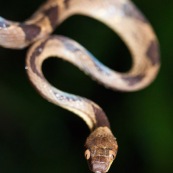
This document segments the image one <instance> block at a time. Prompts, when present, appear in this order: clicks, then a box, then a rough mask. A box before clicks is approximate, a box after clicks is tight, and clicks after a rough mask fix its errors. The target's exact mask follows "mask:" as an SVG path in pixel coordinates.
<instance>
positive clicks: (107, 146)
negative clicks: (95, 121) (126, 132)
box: [85, 127, 118, 173]
mask: <svg viewBox="0 0 173 173" xmlns="http://www.w3.org/2000/svg"><path fill="white" fill-rule="evenodd" d="M85 147H86V150H85V158H86V160H87V162H88V165H89V168H90V170H91V171H92V172H95V173H106V172H107V171H108V170H109V168H110V166H111V164H112V162H113V160H114V159H115V157H116V154H117V150H118V145H117V142H116V139H115V137H114V136H113V134H112V133H111V131H110V129H109V128H107V127H99V128H98V129H96V130H95V131H93V132H92V133H91V134H90V136H89V137H88V138H87V141H86V144H85Z"/></svg>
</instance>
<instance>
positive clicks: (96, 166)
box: [91, 162, 108, 173]
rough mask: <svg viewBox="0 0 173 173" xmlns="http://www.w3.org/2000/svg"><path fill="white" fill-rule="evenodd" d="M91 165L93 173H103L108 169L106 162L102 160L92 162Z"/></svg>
mask: <svg viewBox="0 0 173 173" xmlns="http://www.w3.org/2000/svg"><path fill="white" fill-rule="evenodd" d="M91 165H92V171H93V172H95V173H105V172H107V170H108V164H106V163H104V162H93V163H91Z"/></svg>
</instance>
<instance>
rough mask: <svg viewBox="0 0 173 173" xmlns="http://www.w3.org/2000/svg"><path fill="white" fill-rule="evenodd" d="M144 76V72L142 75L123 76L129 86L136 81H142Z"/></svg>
mask: <svg viewBox="0 0 173 173" xmlns="http://www.w3.org/2000/svg"><path fill="white" fill-rule="evenodd" d="M144 77H145V75H144V74H140V75H137V76H133V77H122V79H123V80H124V81H126V82H127V83H128V85H129V86H133V85H135V84H136V83H138V82H140V81H141V80H142V79H143V78H144Z"/></svg>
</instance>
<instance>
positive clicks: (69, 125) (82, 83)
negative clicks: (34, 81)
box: [0, 0, 173, 173]
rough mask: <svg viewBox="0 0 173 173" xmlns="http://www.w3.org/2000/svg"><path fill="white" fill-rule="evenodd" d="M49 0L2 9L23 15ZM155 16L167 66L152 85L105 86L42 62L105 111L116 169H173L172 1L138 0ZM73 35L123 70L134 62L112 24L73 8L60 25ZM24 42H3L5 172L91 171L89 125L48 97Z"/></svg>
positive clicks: (0, 109) (0, 134) (1, 149)
mask: <svg viewBox="0 0 173 173" xmlns="http://www.w3.org/2000/svg"><path fill="white" fill-rule="evenodd" d="M42 2H43V0H32V1H31V0H25V1H22V0H16V1H11V0H6V1H3V2H1V3H0V4H1V5H0V16H3V17H5V18H8V19H11V20H16V21H23V20H24V19H26V18H28V17H29V16H30V15H31V14H32V13H33V12H34V10H35V9H37V7H38V6H39V5H40V4H41V3H42ZM134 2H135V3H136V5H137V6H138V7H139V8H140V9H141V10H142V11H143V13H145V16H146V17H147V18H148V19H149V21H150V22H151V23H152V25H153V27H154V29H155V31H156V34H157V36H158V39H159V41H160V46H161V55H162V56H161V57H162V67H161V71H160V73H159V75H158V77H157V79H156V80H155V81H154V82H153V83H152V84H151V85H150V86H149V87H147V88H146V89H144V90H141V91H138V92H134V93H120V92H115V91H111V90H108V89H105V88H104V87H103V86H101V85H99V84H97V83H96V82H93V81H92V80H91V79H90V78H89V77H87V76H85V75H84V74H83V73H82V72H80V71H79V70H78V69H76V68H75V67H74V66H72V65H71V64H68V63H66V62H62V61H61V60H58V59H53V58H52V59H49V60H47V61H46V62H45V63H44V66H43V69H44V73H45V75H46V77H47V78H48V80H49V81H50V82H51V83H52V84H54V85H55V86H57V87H58V88H60V89H62V90H65V91H68V92H71V93H75V94H78V95H81V96H84V97H87V98H89V99H91V100H93V101H95V102H96V103H98V104H99V105H100V106H101V107H102V108H103V109H104V110H105V112H106V113H107V115H108V117H109V120H110V122H111V126H112V131H113V133H114V134H115V136H116V137H117V139H118V143H119V152H118V156H117V159H116V161H115V162H114V164H113V165H112V167H111V169H110V171H109V172H110V173H115V172H116V173H118V172H119V173H139V172H140V173H161V172H165V173H172V172H173V157H172V155H173V105H172V97H173V90H172V88H173V82H172V77H173V60H172V58H173V48H172V46H173V45H172V40H173V20H172V19H173V1H167V0H165V1H161V0H157V1H156V0H154V1H150V0H135V1H134ZM55 33H56V34H61V35H65V36H68V37H70V38H73V39H75V40H77V41H78V42H80V43H81V44H82V45H84V46H85V47H86V48H87V49H88V50H90V51H91V52H92V53H93V54H94V55H95V56H96V57H98V59H99V60H100V61H102V62H103V63H105V64H106V65H108V66H109V67H111V68H113V69H116V70H118V71H126V70H128V69H129V68H130V64H131V59H130V54H129V52H128V50H127V48H126V46H125V45H124V44H123V42H122V41H121V40H120V39H119V37H118V36H117V35H116V34H114V33H113V32H112V31H111V30H110V29H108V28H107V27H105V26H104V25H103V24H101V23H99V22H97V21H95V20H93V19H89V18H87V17H80V16H75V17H71V18H70V19H68V20H67V21H65V22H64V23H63V24H62V25H61V26H60V27H59V28H58V29H56V31H55ZM26 51H27V49H24V50H10V49H4V48H0V173H47V172H49V173H57V172H63V173H71V172H76V173H81V172H82V173H87V172H89V170H88V167H87V164H86V161H85V159H84V157H83V145H84V142H85V139H86V137H87V135H88V134H89V130H88V128H87V126H86V125H85V123H84V122H83V121H82V120H81V119H80V118H78V117H77V116H74V115H73V114H72V113H71V112H68V111H66V110H63V109H61V108H60V107H57V106H55V105H53V104H51V103H49V102H47V101H45V100H44V99H43V98H42V97H40V95H38V94H37V92H35V90H34V89H33V88H32V86H31V85H30V82H29V81H28V77H27V75H26V72H25V54H26Z"/></svg>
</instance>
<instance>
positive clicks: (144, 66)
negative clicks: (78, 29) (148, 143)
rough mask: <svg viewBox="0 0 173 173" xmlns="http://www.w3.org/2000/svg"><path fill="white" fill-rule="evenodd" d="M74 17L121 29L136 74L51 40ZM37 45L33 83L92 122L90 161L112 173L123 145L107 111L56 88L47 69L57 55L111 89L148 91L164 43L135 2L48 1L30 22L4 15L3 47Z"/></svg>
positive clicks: (30, 69) (32, 54)
mask: <svg viewBox="0 0 173 173" xmlns="http://www.w3.org/2000/svg"><path fill="white" fill-rule="evenodd" d="M74 14H80V15H86V16H89V17H92V18H94V19H97V20H99V21H101V22H103V23H104V24H106V25H107V26H108V27H110V28H111V29H112V30H113V31H115V32H116V33H117V34H118V35H119V36H120V37H121V39H122V40H123V41H124V42H125V44H126V45H127V47H128V48H129V50H130V52H131V55H132V58H133V64H132V67H131V70H130V71H128V72H126V73H119V72H116V71H114V70H112V69H110V68H108V67H106V66H105V65H103V64H102V63H101V62H99V61H98V60H97V59H96V58H95V57H94V56H93V55H92V54H91V53H89V52H88V51H87V50H86V49H85V48H84V47H82V46H81V45H79V44H78V43H77V42H75V41H74V40H71V39H69V38H67V37H64V36H49V35H50V34H51V33H52V31H53V30H54V29H55V27H56V26H58V25H59V24H61V23H62V22H63V21H64V20H65V19H67V18H68V17H70V16H72V15H74ZM32 43H34V44H33V45H32V46H31V48H30V49H29V51H28V54H27V58H26V69H27V73H28V76H29V79H30V80H31V82H32V83H33V85H34V86H35V88H36V89H37V90H38V91H39V93H40V94H41V95H42V96H43V97H44V98H45V99H47V100H48V101H50V102H52V103H54V104H56V105H59V106H61V107H63V108H65V109H68V110H69V111H72V112H74V113H75V114H77V115H78V116H79V117H81V118H82V119H83V120H84V121H85V122H86V124H87V125H88V127H89V128H90V130H91V134H90V135H89V137H88V138H87V140H86V143H85V147H86V150H85V158H86V159H87V161H88V164H89V167H90V169H91V171H93V172H95V173H105V172H107V171H108V170H109V168H110V166H111V164H112V162H113V160H114V159H115V157H116V154H117V150H118V145H117V141H116V138H115V137H114V136H113V134H112V132H111V130H110V125H109V121H108V119H107V117H106V115H105V113H104V111H103V110H102V109H101V108H100V107H99V106H98V105H97V104H95V103H94V102H92V101H90V100H88V99H86V98H82V97H79V96H76V95H72V94H68V93H65V92H63V91H61V90H59V89H57V88H55V87H53V86H52V85H51V84H50V83H49V82H48V81H47V80H46V79H45V77H44V75H43V73H42V69H41V66H42V63H43V61H44V60H45V59H47V58H49V57H52V56H54V57H57V58H62V59H64V60H66V61H68V62H70V63H72V64H74V65H75V66H77V67H78V68H79V69H81V70H83V71H84V72H85V73H86V74H88V75H90V76H92V78H94V79H95V80H97V81H98V82H99V83H101V84H103V85H105V86H106V87H109V88H111V89H115V90H120V91H136V90H139V89H142V88H144V87H146V86H148V85H149V84H150V83H151V82H152V81H153V80H154V79H155V77H156V75H157V73H158V70H159V67H160V60H159V48H158V41H157V38H156V36H155V34H154V31H153V29H152V27H151V25H150V24H149V22H148V21H147V20H146V18H145V17H144V16H143V14H142V13H141V12H140V11H139V10H138V9H137V7H136V6H135V5H134V4H133V3H132V2H131V1H130V0H92V1H91V0H47V1H46V2H45V3H44V4H43V5H42V6H41V7H40V8H39V9H38V10H37V11H36V12H35V13H34V15H32V17H31V18H29V19H28V20H26V21H24V22H13V21H9V20H6V19H4V18H2V17H0V46H2V47H6V48H12V49H21V48H24V47H26V46H28V45H31V44H32Z"/></svg>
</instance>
